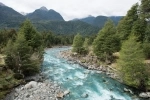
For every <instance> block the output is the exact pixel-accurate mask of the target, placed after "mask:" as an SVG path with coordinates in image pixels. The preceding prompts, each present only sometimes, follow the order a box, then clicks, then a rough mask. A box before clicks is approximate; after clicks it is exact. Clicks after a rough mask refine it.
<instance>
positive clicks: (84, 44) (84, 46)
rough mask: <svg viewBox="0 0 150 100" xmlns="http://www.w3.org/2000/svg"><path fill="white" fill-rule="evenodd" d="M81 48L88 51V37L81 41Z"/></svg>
mask: <svg viewBox="0 0 150 100" xmlns="http://www.w3.org/2000/svg"><path fill="white" fill-rule="evenodd" d="M83 48H84V49H85V50H86V51H87V52H88V51H89V39H88V38H85V40H84V43H83Z"/></svg>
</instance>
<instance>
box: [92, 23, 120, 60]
mask: <svg viewBox="0 0 150 100" xmlns="http://www.w3.org/2000/svg"><path fill="white" fill-rule="evenodd" d="M115 33H116V28H115V26H114V24H113V22H112V21H111V20H108V21H107V22H106V24H105V26H104V27H103V29H102V30H101V31H100V32H99V33H98V36H97V37H96V39H95V40H94V42H93V51H94V53H95V54H96V55H97V56H98V57H99V58H100V59H102V60H105V61H108V60H111V58H112V53H113V52H115V51H118V49H119V47H120V43H119V39H118V38H117V37H116V35H115Z"/></svg>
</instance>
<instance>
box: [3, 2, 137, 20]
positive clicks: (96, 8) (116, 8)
mask: <svg viewBox="0 0 150 100" xmlns="http://www.w3.org/2000/svg"><path fill="white" fill-rule="evenodd" d="M0 2H2V3H4V4H5V5H7V6H9V7H12V8H13V9H15V10H16V11H18V12H26V13H29V12H33V11H34V10H35V9H38V8H40V7H41V6H45V7H47V8H48V9H54V10H55V11H57V12H59V13H60V14H61V15H62V16H63V17H64V19H65V20H70V19H73V18H82V17H86V16H88V15H93V16H98V15H106V16H112V15H125V14H126V12H127V11H128V10H129V9H130V8H131V6H132V5H133V4H135V3H137V2H139V0H0Z"/></svg>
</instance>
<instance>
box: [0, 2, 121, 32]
mask: <svg viewBox="0 0 150 100" xmlns="http://www.w3.org/2000/svg"><path fill="white" fill-rule="evenodd" d="M27 18H28V19H30V20H31V21H32V23H33V25H34V26H35V27H36V28H37V30H38V31H52V32H54V33H56V34H77V33H80V34H82V35H90V34H97V33H98V31H99V30H100V29H101V28H102V27H103V25H104V23H105V22H106V21H107V19H108V18H110V19H112V20H113V21H114V22H115V23H116V24H117V23H118V21H119V20H120V19H121V18H122V17H121V16H111V17H107V16H97V17H94V16H91V15H90V16H88V17H85V18H81V19H78V18H77V19H74V20H72V21H65V20H64V19H63V17H62V16H61V15H60V14H59V13H58V12H56V11H55V10H53V9H50V10H48V9H47V8H46V7H44V6H42V7H41V8H39V9H36V10H35V11H34V12H32V13H29V14H27V15H26V13H23V12H22V13H18V12H17V11H15V10H14V9H12V8H10V7H7V6H5V5H4V4H3V3H0V29H4V28H5V29H6V28H15V29H18V28H19V26H20V25H21V23H22V22H23V21H24V20H25V19H27Z"/></svg>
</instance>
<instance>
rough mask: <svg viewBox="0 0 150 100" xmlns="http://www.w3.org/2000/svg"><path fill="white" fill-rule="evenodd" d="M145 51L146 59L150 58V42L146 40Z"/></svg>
mask: <svg viewBox="0 0 150 100" xmlns="http://www.w3.org/2000/svg"><path fill="white" fill-rule="evenodd" d="M143 51H144V55H145V57H146V59H148V58H150V43H149V42H144V43H143Z"/></svg>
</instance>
